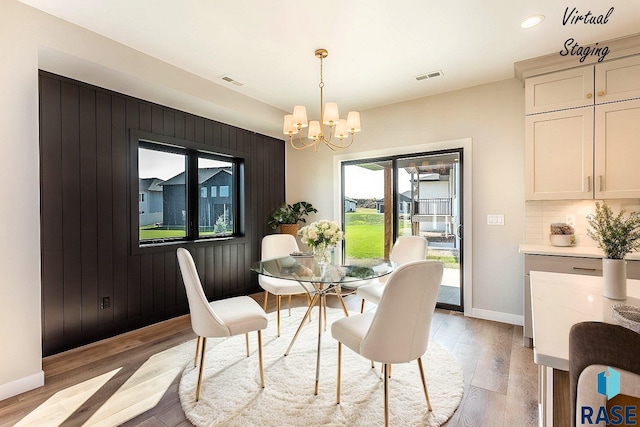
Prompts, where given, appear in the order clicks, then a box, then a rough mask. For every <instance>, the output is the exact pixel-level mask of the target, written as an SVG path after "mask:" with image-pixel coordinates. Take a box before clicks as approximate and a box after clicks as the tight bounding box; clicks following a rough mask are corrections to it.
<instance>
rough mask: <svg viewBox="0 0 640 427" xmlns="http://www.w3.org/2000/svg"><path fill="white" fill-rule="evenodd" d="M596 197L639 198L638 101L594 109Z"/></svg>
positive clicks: (639, 146)
mask: <svg viewBox="0 0 640 427" xmlns="http://www.w3.org/2000/svg"><path fill="white" fill-rule="evenodd" d="M595 121H596V125H595V132H596V135H595V183H594V184H595V197H596V199H623V198H639V197H640V166H639V165H640V99H638V100H634V101H627V102H616V103H612V104H604V105H598V106H596V112H595Z"/></svg>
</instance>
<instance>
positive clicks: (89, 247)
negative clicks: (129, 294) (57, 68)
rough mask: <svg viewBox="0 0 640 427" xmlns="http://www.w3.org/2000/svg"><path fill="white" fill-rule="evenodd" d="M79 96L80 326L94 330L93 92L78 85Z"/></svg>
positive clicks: (95, 218) (95, 184)
mask: <svg viewBox="0 0 640 427" xmlns="http://www.w3.org/2000/svg"><path fill="white" fill-rule="evenodd" d="M79 96H80V98H79V105H80V108H79V114H80V124H79V126H80V224H79V225H80V235H81V243H80V248H81V251H80V256H81V261H80V264H81V270H82V292H81V295H82V329H83V331H95V330H96V328H97V327H98V245H97V241H98V200H97V198H98V191H97V175H96V165H97V161H98V159H97V153H96V92H95V90H91V89H88V88H86V87H80V92H79Z"/></svg>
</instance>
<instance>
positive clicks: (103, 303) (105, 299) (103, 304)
mask: <svg viewBox="0 0 640 427" xmlns="http://www.w3.org/2000/svg"><path fill="white" fill-rule="evenodd" d="M109 307H111V298H109V297H103V298H102V301H100V308H101V309H105V308H109Z"/></svg>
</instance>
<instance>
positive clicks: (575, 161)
mask: <svg viewBox="0 0 640 427" xmlns="http://www.w3.org/2000/svg"><path fill="white" fill-rule="evenodd" d="M592 174H593V108H589V107H586V108H577V109H572V110H565V111H556V112H552V113H546V114H535V115H533V116H527V117H526V118H525V197H526V200H562V199H590V198H591V197H593V192H592V188H593V186H592V183H593V180H592Z"/></svg>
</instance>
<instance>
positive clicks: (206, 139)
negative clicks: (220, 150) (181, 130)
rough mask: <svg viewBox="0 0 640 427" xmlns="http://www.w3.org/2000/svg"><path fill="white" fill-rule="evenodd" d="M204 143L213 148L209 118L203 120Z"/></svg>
mask: <svg viewBox="0 0 640 427" xmlns="http://www.w3.org/2000/svg"><path fill="white" fill-rule="evenodd" d="M204 143H205V144H207V145H209V146H210V147H211V148H210V149H213V145H214V141H213V122H211V121H209V120H207V121H205V122H204ZM216 143H217V141H216Z"/></svg>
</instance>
